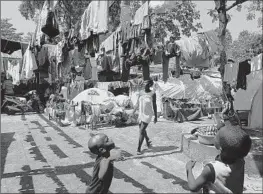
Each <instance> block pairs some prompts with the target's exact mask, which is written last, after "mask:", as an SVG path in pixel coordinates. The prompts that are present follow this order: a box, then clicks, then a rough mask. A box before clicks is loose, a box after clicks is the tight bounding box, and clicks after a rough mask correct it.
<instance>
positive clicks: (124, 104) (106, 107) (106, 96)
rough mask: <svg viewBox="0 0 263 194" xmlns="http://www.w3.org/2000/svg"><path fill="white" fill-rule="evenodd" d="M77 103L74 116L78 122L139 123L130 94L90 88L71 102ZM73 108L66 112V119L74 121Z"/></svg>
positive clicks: (94, 123)
mask: <svg viewBox="0 0 263 194" xmlns="http://www.w3.org/2000/svg"><path fill="white" fill-rule="evenodd" d="M72 103H73V104H77V106H76V107H75V112H74V117H75V119H76V123H78V124H86V123H87V124H91V125H92V126H96V125H97V124H99V123H100V124H101V123H107V124H115V125H116V123H120V121H121V123H123V124H132V123H137V119H136V115H133V114H132V111H131V108H133V105H132V102H131V100H130V98H129V97H128V96H125V95H119V96H116V97H115V96H114V95H113V94H112V93H111V92H108V91H106V90H101V89H98V88H90V89H87V90H84V91H83V92H81V93H80V94H78V95H77V96H76V97H75V98H74V99H73V100H72V101H71V103H70V104H72ZM72 116H73V113H72V110H70V111H69V113H66V120H67V121H70V122H71V121H73V118H72Z"/></svg>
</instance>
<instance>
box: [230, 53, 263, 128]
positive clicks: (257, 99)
mask: <svg viewBox="0 0 263 194" xmlns="http://www.w3.org/2000/svg"><path fill="white" fill-rule="evenodd" d="M251 67H252V70H254V69H253V67H259V68H261V69H260V70H259V68H257V70H256V71H252V72H251V73H250V74H249V75H248V76H247V89H246V90H243V89H239V90H238V91H237V92H236V93H235V95H234V99H235V100H234V109H235V110H241V111H249V117H248V126H249V127H251V128H263V125H262V54H260V55H259V56H257V57H254V58H253V59H252V60H251Z"/></svg>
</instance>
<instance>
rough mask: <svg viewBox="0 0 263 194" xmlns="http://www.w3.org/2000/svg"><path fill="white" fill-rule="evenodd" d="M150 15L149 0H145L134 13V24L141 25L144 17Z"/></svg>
mask: <svg viewBox="0 0 263 194" xmlns="http://www.w3.org/2000/svg"><path fill="white" fill-rule="evenodd" d="M148 15H149V2H148V1H147V2H145V3H144V4H143V5H142V6H141V7H140V8H139V9H138V10H137V11H136V12H135V15H134V22H133V25H140V24H142V23H143V21H144V18H145V17H146V16H148Z"/></svg>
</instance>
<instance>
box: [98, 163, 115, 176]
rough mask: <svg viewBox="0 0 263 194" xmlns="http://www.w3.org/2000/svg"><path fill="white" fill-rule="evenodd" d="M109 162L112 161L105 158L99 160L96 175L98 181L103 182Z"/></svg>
mask: <svg viewBox="0 0 263 194" xmlns="http://www.w3.org/2000/svg"><path fill="white" fill-rule="evenodd" d="M110 162H112V160H111V159H110V158H106V159H103V160H101V162H100V170H99V174H98V176H99V179H100V180H104V177H105V175H106V172H107V170H108V168H109V165H110Z"/></svg>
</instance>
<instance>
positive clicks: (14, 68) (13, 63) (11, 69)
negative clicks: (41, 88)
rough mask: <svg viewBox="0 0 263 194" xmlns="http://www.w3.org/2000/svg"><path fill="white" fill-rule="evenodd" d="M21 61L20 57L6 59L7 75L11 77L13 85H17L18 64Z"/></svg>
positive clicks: (19, 64)
mask: <svg viewBox="0 0 263 194" xmlns="http://www.w3.org/2000/svg"><path fill="white" fill-rule="evenodd" d="M21 63H22V61H21V59H11V60H8V63H7V66H8V71H7V73H8V74H9V76H11V77H12V79H13V82H12V83H13V85H19V84H20V72H19V71H20V66H21V65H22V64H21Z"/></svg>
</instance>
